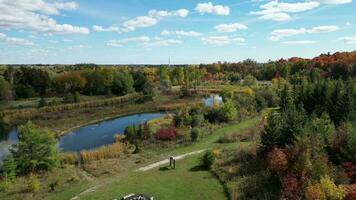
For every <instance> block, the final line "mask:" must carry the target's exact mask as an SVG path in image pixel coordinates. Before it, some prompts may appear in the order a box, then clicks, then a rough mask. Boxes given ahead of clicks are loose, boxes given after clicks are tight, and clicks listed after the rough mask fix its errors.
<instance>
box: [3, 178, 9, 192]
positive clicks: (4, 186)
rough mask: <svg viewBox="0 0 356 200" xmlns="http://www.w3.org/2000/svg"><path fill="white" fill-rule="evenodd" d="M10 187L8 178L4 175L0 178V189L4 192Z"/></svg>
mask: <svg viewBox="0 0 356 200" xmlns="http://www.w3.org/2000/svg"><path fill="white" fill-rule="evenodd" d="M10 187H11V181H10V180H9V179H8V178H6V177H4V178H3V179H2V180H0V191H2V192H6V191H8V190H9V188H10Z"/></svg>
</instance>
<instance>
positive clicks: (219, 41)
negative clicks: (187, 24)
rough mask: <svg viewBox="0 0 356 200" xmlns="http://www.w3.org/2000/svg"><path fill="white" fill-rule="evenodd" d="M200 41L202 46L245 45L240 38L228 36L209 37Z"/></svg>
mask: <svg viewBox="0 0 356 200" xmlns="http://www.w3.org/2000/svg"><path fill="white" fill-rule="evenodd" d="M201 40H202V41H203V43H204V44H209V45H216V46H223V45H229V44H238V45H245V39H244V38H241V37H235V38H232V37H229V36H210V37H202V38H201Z"/></svg>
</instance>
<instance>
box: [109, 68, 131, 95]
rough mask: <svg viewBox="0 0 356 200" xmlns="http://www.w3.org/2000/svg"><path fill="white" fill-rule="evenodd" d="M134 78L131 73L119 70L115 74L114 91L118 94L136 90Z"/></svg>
mask: <svg viewBox="0 0 356 200" xmlns="http://www.w3.org/2000/svg"><path fill="white" fill-rule="evenodd" d="M134 91H135V89H134V80H133V78H132V75H131V73H128V72H117V73H115V75H114V82H113V86H112V92H113V93H114V94H117V95H126V94H128V93H131V92H134Z"/></svg>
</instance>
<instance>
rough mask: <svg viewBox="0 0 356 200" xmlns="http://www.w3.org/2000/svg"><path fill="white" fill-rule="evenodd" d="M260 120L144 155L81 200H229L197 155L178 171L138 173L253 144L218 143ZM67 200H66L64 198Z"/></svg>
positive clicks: (98, 182) (63, 194) (100, 182)
mask: <svg viewBox="0 0 356 200" xmlns="http://www.w3.org/2000/svg"><path fill="white" fill-rule="evenodd" d="M258 119H259V118H253V119H249V120H245V121H242V122H240V123H238V124H231V125H226V126H225V127H223V128H220V129H218V130H216V131H214V133H212V134H210V135H208V136H206V137H205V138H203V139H201V140H200V141H198V142H196V143H194V144H192V145H190V146H183V147H180V148H172V149H168V150H164V152H162V149H161V150H156V151H154V150H152V151H150V152H149V151H147V152H143V154H142V155H140V156H141V157H148V158H149V159H147V158H146V159H145V160H146V161H145V162H142V163H139V164H136V165H134V167H131V168H130V169H129V170H128V171H127V172H122V173H120V174H117V175H112V176H110V177H105V178H98V179H97V180H95V182H92V183H90V184H87V187H86V188H87V189H88V188H91V187H93V186H95V185H97V186H98V187H97V188H96V189H95V191H94V192H89V193H86V194H83V195H80V199H114V198H117V199H119V198H120V197H121V196H122V195H125V194H128V193H132V192H134V193H140V192H141V193H148V194H150V195H153V196H154V197H155V199H190V200H195V199H197V200H200V199H217V200H220V199H227V196H226V193H225V190H224V187H223V185H222V184H221V183H220V182H219V181H218V180H217V179H216V178H215V177H214V175H213V174H212V173H211V172H209V171H203V170H200V168H199V161H200V157H201V156H202V155H194V156H191V157H187V158H184V159H183V160H179V161H177V169H175V170H167V169H165V168H164V167H166V166H163V168H155V169H152V170H150V171H146V172H135V170H136V169H137V168H139V167H141V166H146V165H148V164H151V163H154V162H156V161H160V160H162V159H166V158H168V156H171V155H174V156H175V155H180V154H184V153H188V152H192V151H196V150H201V149H216V148H217V149H231V148H240V147H241V148H243V147H245V146H247V145H248V144H249V143H245V142H242V143H229V144H221V143H217V140H218V139H219V137H220V136H221V135H224V134H230V133H234V132H236V131H239V130H243V129H245V128H247V127H249V126H252V125H254V124H255V123H256V122H257V120H258ZM81 192H83V190H77V191H74V190H72V188H71V189H70V190H69V191H67V190H63V192H57V193H54V194H52V195H50V196H48V199H65V198H67V197H68V195H69V193H71V194H72V195H73V196H72V197H74V196H75V195H78V194H80V193H81ZM62 197H63V198H62Z"/></svg>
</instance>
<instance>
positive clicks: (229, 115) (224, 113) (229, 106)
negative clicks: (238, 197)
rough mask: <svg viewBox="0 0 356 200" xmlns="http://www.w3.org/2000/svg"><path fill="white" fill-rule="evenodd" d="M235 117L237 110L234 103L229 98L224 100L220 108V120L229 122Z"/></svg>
mask: <svg viewBox="0 0 356 200" xmlns="http://www.w3.org/2000/svg"><path fill="white" fill-rule="evenodd" d="M236 117H237V110H236V107H235V105H234V103H233V102H232V101H231V100H226V101H225V103H224V104H223V105H222V106H221V109H220V121H222V122H230V121H233V120H235V119H236Z"/></svg>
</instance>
